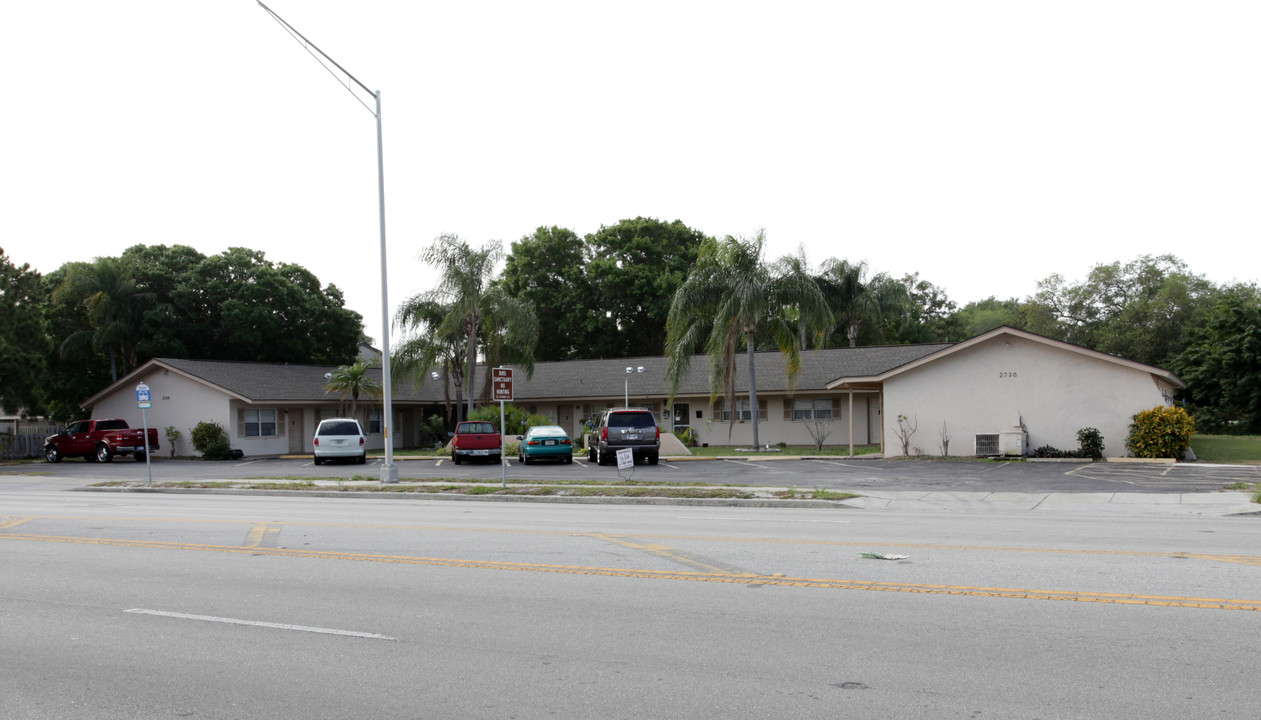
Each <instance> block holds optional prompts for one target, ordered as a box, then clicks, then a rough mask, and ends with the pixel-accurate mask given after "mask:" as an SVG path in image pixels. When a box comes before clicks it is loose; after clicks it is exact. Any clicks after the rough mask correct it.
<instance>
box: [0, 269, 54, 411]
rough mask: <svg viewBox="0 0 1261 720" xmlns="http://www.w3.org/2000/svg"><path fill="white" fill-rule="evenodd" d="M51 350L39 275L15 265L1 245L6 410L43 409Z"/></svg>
mask: <svg viewBox="0 0 1261 720" xmlns="http://www.w3.org/2000/svg"><path fill="white" fill-rule="evenodd" d="M51 349H52V342H51V341H50V340H49V338H48V328H47V325H46V323H45V321H44V293H43V287H42V283H41V278H40V274H39V273H38V272H36V271H34V270H32V269H31V266H30V265H29V264H26V263H23V264H22V265H21V266H18V265H14V264H13V262H12V261H11V260H10V259H9V256H8V255H6V254H5V252H4V248H0V407H3V409H4V411H5V412H6V413H16V412H17V411H18V410H19V409H23V408H24V409H26V410H29V411H32V412H39V411H40V410H42V409H43V399H44V398H43V394H42V392H41V390H42V387H41V383H40V379H41V377H42V376H43V374H44V371H45V368H46V361H47V356H48V354H49V352H50V351H51Z"/></svg>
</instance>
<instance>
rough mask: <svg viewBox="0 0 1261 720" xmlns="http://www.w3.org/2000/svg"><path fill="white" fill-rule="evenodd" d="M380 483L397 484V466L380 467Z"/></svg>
mask: <svg viewBox="0 0 1261 720" xmlns="http://www.w3.org/2000/svg"><path fill="white" fill-rule="evenodd" d="M381 483H382V484H383V485H397V484H398V465H393V464H390V465H382V466H381Z"/></svg>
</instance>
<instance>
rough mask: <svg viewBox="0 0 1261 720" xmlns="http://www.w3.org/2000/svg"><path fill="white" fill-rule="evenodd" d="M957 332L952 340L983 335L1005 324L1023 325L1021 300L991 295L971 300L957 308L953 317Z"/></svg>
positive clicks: (1017, 326)
mask: <svg viewBox="0 0 1261 720" xmlns="http://www.w3.org/2000/svg"><path fill="white" fill-rule="evenodd" d="M951 321H952V324H953V325H954V328H955V332H954V333H953V334H952V335H951V336H950V338H949V339H950V340H953V341H958V340H966V339H968V338H973V337H976V336H977V335H983V334H985V333H987V332H989V331H990V330H994V329H996V328H1000V327H1002V326H1004V325H1007V326H1009V327H1016V328H1019V327H1021V313H1020V301H1019V300H1017V299H1016V298H1010V299H1008V300H999V299H998V298H996V297H994V296H992V295H991V296H990V297H988V298H986V299H984V300H978V301H975V302H970V303H968V304H967V305H964V306H963V307H962V308H960V309H959V310H957V311H956V312H955V313H954V315H953V316H952V318H951Z"/></svg>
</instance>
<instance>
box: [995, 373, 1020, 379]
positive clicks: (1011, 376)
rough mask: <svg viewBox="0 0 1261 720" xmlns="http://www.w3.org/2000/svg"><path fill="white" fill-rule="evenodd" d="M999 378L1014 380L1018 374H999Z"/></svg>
mask: <svg viewBox="0 0 1261 720" xmlns="http://www.w3.org/2000/svg"><path fill="white" fill-rule="evenodd" d="M998 376H999V377H1000V378H1014V377H1016V373H1014V372H1000V373H999V374H998Z"/></svg>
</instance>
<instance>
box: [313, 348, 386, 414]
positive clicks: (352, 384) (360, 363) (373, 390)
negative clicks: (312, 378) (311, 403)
mask: <svg viewBox="0 0 1261 720" xmlns="http://www.w3.org/2000/svg"><path fill="white" fill-rule="evenodd" d="M375 367H376V363H375V362H372V361H370V360H365V359H363V358H360V359H359V360H356V361H355V362H353V363H351V364H350V365H342V366H340V367H338V368H337V369H336V370H334V371H333V373H332V376H331V377H330V378H329V379H328V382H327V383H325V384H324V389H325V390H326V391H328V392H335V393H340V394H341V400H342V402H345V401H346V398H347V397H349V398H350V416H351V417H354V416H355V411H356V410H358V404H359V396H360V395H368V396H369V397H380V396H381V383H379V382H377V380H376V378H374V377H372V375H371V374H370V373H369V370H371V369H372V368H375Z"/></svg>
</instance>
